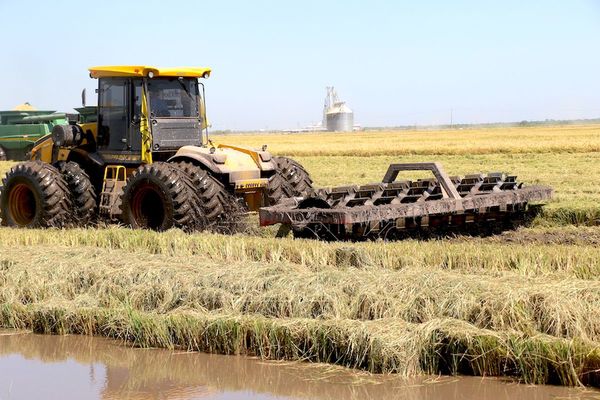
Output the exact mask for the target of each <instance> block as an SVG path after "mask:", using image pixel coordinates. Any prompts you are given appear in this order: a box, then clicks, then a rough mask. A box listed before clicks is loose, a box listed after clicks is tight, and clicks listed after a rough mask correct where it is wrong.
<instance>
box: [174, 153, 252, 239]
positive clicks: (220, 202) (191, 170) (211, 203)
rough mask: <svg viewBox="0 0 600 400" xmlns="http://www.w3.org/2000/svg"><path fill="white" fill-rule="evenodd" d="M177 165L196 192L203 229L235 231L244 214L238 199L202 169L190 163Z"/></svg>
mask: <svg viewBox="0 0 600 400" xmlns="http://www.w3.org/2000/svg"><path fill="white" fill-rule="evenodd" d="M175 165H177V167H178V168H179V169H180V170H181V171H182V172H183V173H185V174H186V175H187V176H188V178H190V180H191V183H192V186H193V187H194V190H195V191H196V195H197V197H198V200H199V203H198V206H199V210H200V214H201V217H200V221H201V222H202V224H203V228H209V229H214V230H219V231H222V230H229V229H234V226H235V225H236V224H237V223H238V222H239V216H240V215H241V214H242V213H243V210H242V207H241V206H240V204H239V202H238V201H237V199H236V198H235V197H234V196H233V195H232V194H230V193H229V192H228V191H227V189H226V188H225V186H224V185H223V184H222V183H221V182H219V181H218V180H217V179H216V178H215V177H213V176H212V175H210V174H209V173H208V172H207V171H205V170H203V169H202V168H200V167H198V166H196V165H194V164H192V163H189V162H179V163H177V164H175Z"/></svg>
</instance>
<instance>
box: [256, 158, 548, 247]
mask: <svg viewBox="0 0 600 400" xmlns="http://www.w3.org/2000/svg"><path fill="white" fill-rule="evenodd" d="M402 171H430V172H432V174H433V178H431V179H418V180H414V181H398V180H396V178H397V177H398V174H399V173H400V172H402ZM551 196H552V189H551V188H549V187H546V186H527V187H525V186H524V185H523V184H522V183H519V182H517V177H516V176H511V175H506V174H503V173H489V174H487V175H484V174H473V175H466V176H464V177H456V176H453V177H451V176H448V175H447V174H446V172H445V171H444V169H443V168H442V166H441V165H440V164H439V163H435V162H431V163H407V164H392V165H390V166H389V168H388V171H387V172H386V174H385V176H384V178H383V180H382V182H381V183H375V184H369V185H362V186H342V187H334V188H327V189H317V190H315V191H314V192H313V193H312V194H311V195H309V196H307V197H303V198H299V197H297V198H290V199H287V200H285V201H282V202H281V203H279V204H277V205H275V206H271V207H264V208H261V209H260V223H261V225H262V226H266V225H272V224H277V223H280V224H282V227H283V229H282V230H281V231H280V232H281V233H284V232H286V231H289V230H290V229H291V230H292V231H293V233H294V236H296V237H305V238H318V239H324V240H361V239H376V238H384V239H394V238H402V237H404V236H406V235H414V234H415V233H423V234H432V233H433V234H439V233H449V232H471V233H473V232H477V233H487V232H490V233H491V232H493V231H496V230H498V229H504V228H508V227H513V226H515V224H518V223H520V222H522V221H524V220H525V218H526V217H527V216H528V215H529V214H530V211H531V210H530V208H529V204H530V203H532V202H540V201H543V200H546V199H549V198H550V197H551Z"/></svg>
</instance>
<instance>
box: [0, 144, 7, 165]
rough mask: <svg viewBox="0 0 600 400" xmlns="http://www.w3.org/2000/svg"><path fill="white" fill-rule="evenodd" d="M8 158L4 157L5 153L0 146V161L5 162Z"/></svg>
mask: <svg viewBox="0 0 600 400" xmlns="http://www.w3.org/2000/svg"><path fill="white" fill-rule="evenodd" d="M6 160H8V158H7V157H6V151H5V150H4V149H3V148H2V146H0V161H6Z"/></svg>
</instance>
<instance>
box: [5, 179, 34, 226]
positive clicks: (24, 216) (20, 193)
mask: <svg viewBox="0 0 600 400" xmlns="http://www.w3.org/2000/svg"><path fill="white" fill-rule="evenodd" d="M8 209H9V212H10V216H11V218H12V220H13V221H14V222H15V224H17V225H20V226H27V225H29V224H31V223H32V222H33V220H34V217H35V214H36V211H37V202H36V200H35V195H34V194H33V191H32V190H31V188H30V187H29V185H27V184H25V183H18V184H16V185H15V186H14V187H13V188H12V190H11V191H10V193H9V195H8Z"/></svg>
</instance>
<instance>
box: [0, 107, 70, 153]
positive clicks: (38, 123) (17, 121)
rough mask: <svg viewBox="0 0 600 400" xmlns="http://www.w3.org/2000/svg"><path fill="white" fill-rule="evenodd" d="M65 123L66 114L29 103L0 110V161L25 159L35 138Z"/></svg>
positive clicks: (66, 120) (66, 119)
mask: <svg viewBox="0 0 600 400" xmlns="http://www.w3.org/2000/svg"><path fill="white" fill-rule="evenodd" d="M66 123H68V117H67V115H66V114H64V113H56V112H55V111H50V110H36V109H35V108H33V107H32V106H31V105H30V104H29V103H25V104H22V105H20V106H17V107H15V108H14V109H13V110H10V111H0V161H4V160H19V161H20V160H26V159H27V153H28V152H29V151H30V150H31V148H32V147H33V144H34V143H35V142H36V140H38V139H39V138H41V137H43V136H45V135H47V134H49V133H51V132H52V128H54V126H55V125H60V124H66Z"/></svg>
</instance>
